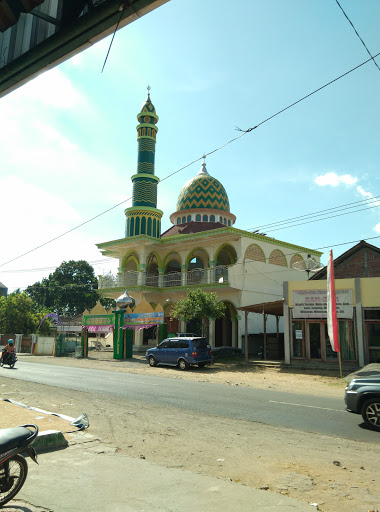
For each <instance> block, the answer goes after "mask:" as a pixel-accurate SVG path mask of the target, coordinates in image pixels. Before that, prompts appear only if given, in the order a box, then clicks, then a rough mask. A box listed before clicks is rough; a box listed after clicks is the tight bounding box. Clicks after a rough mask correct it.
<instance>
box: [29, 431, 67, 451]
mask: <svg viewBox="0 0 380 512" xmlns="http://www.w3.org/2000/svg"><path fill="white" fill-rule="evenodd" d="M32 446H33V448H34V449H35V450H36V451H45V450H55V449H58V448H67V447H68V446H69V443H68V441H67V439H66V438H65V436H64V435H63V434H62V432H60V431H58V430H44V431H42V432H39V433H38V436H37V437H36V439H35V440H34V442H33V444H32Z"/></svg>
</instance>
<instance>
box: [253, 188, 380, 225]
mask: <svg viewBox="0 0 380 512" xmlns="http://www.w3.org/2000/svg"><path fill="white" fill-rule="evenodd" d="M378 198H380V196H375V197H372V198H370V199H362V200H361V201H355V202H352V203H346V204H342V205H341V206H334V207H333V208H326V209H325V210H318V211H316V212H313V213H307V214H305V215H299V216H297V217H291V218H290V219H286V220H280V221H277V222H271V223H269V224H262V225H260V226H256V227H254V228H249V229H247V230H246V231H252V230H261V229H267V228H268V227H274V226H278V225H281V224H287V223H289V222H292V221H298V220H301V219H306V218H308V217H314V216H315V217H320V216H322V215H327V214H328V213H329V212H333V211H334V210H348V209H349V208H353V207H354V206H355V205H360V204H362V203H367V204H368V203H370V202H371V201H373V202H374V205H373V206H372V207H374V208H377V207H379V206H380V201H379V200H378ZM349 213H350V212H349ZM321 220H324V219H321Z"/></svg>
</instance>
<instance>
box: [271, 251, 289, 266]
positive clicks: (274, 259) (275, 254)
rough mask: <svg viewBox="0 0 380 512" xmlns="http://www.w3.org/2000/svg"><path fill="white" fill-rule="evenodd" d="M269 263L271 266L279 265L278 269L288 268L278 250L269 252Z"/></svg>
mask: <svg viewBox="0 0 380 512" xmlns="http://www.w3.org/2000/svg"><path fill="white" fill-rule="evenodd" d="M269 263H271V264H272V265H279V266H280V267H287V266H288V265H287V263H286V258H285V256H284V254H283V253H282V252H281V251H280V250H279V249H275V250H274V251H272V252H271V254H270V256H269Z"/></svg>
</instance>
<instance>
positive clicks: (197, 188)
mask: <svg viewBox="0 0 380 512" xmlns="http://www.w3.org/2000/svg"><path fill="white" fill-rule="evenodd" d="M170 220H171V221H172V222H173V224H185V223H189V222H193V221H195V222H211V223H220V224H224V225H226V226H232V225H233V224H234V223H235V220H236V217H235V215H233V214H232V213H230V203H229V200H228V196H227V192H226V190H225V188H224V187H223V185H222V184H221V183H220V181H218V180H217V179H216V178H214V177H213V176H210V174H209V173H208V172H207V169H206V163H205V162H203V163H202V167H201V170H200V171H199V173H198V174H197V175H196V176H194V178H191V179H190V180H189V181H187V182H186V183H185V185H184V186H183V187H182V190H181V192H180V194H179V196H178V200H177V208H176V211H175V213H173V214H172V215H171V216H170ZM210 229H211V227H210Z"/></svg>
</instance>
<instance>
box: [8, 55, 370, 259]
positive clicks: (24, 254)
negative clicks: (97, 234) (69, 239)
mask: <svg viewBox="0 0 380 512" xmlns="http://www.w3.org/2000/svg"><path fill="white" fill-rule="evenodd" d="M378 55H380V52H379V53H377V54H376V55H375V56H374V57H377V56H378ZM374 57H372V58H371V59H368V60H366V61H364V62H362V63H361V64H359V65H358V66H355V67H354V68H352V69H350V70H349V71H346V72H345V73H343V74H342V75H340V76H338V77H336V78H334V79H333V80H331V81H330V82H328V83H326V84H325V85H322V86H321V87H319V88H318V89H315V90H314V91H312V92H311V93H309V94H307V95H306V96H303V97H302V98H300V99H299V100H297V101H295V102H294V103H292V104H291V105H288V106H287V107H285V108H283V109H282V110H279V111H278V112H277V113H275V114H273V115H271V116H270V117H268V118H266V119H264V121H261V122H260V123H258V124H257V125H256V126H254V127H252V128H248V129H247V130H242V129H240V128H238V127H237V128H236V129H237V130H238V131H241V132H242V134H241V135H238V136H237V137H234V138H233V139H231V140H229V141H228V142H226V143H225V144H223V145H221V146H219V147H217V148H216V149H213V150H212V151H209V152H208V153H206V154H204V155H202V156H201V157H199V158H197V159H195V160H193V161H192V162H190V163H189V164H187V165H185V166H183V167H181V168H180V169H178V170H177V171H174V172H172V173H171V174H169V175H167V176H166V177H164V178H162V179H161V180H160V182H162V181H165V180H167V179H168V178H170V177H172V176H174V175H175V174H178V173H179V172H180V171H182V170H183V169H186V168H187V167H189V166H191V165H192V164H194V163H195V162H198V161H199V160H202V159H203V158H205V157H207V156H209V155H212V154H213V153H216V152H217V151H220V150H221V149H223V148H225V147H226V146H228V145H229V144H231V143H232V142H235V141H236V140H238V139H240V138H241V137H243V136H244V135H246V134H247V133H250V132H251V131H253V130H255V129H256V128H258V127H259V126H261V125H263V124H264V123H266V122H268V121H270V120H271V119H273V118H274V117H276V116H278V115H280V114H282V113H283V112H285V111H286V110H288V109H290V108H292V107H294V106H295V105H297V104H298V103H300V102H301V101H304V100H305V99H307V98H309V97H310V96H312V95H313V94H316V93H317V92H319V91H321V90H322V89H324V88H326V87H327V86H329V85H331V84H333V83H334V82H337V81H338V80H340V79H341V78H343V77H345V76H347V75H348V74H350V73H352V72H353V71H356V70H357V69H359V68H360V67H362V66H364V65H365V64H367V63H368V62H370V61H371V60H373V58H374ZM131 199H132V197H128V198H127V199H125V200H124V201H121V202H120V203H118V204H116V205H114V206H112V207H111V208H108V209H107V210H105V211H103V212H101V213H99V214H98V215H95V216H94V217H92V218H91V219H88V220H87V221H85V222H82V223H81V224H78V225H77V226H75V227H73V228H71V229H69V230H68V231H66V232H64V233H62V234H60V235H58V236H56V237H54V238H52V239H51V240H48V241H47V242H44V243H43V244H41V245H39V246H37V247H35V248H34V249H31V250H29V251H27V252H25V253H23V254H21V255H19V256H16V257H15V258H12V259H10V260H8V261H6V262H4V263H1V264H0V267H3V266H4V265H7V264H8V263H11V262H12V261H15V260H17V259H20V258H22V257H23V256H26V255H27V254H30V253H31V252H34V251H36V250H37V249H41V247H44V246H45V245H48V244H50V243H52V242H54V241H56V240H58V239H59V238H62V237H63V236H65V235H68V234H69V233H72V232H73V231H75V230H76V229H79V228H80V227H82V226H84V225H86V224H88V223H89V222H92V221H93V220H95V219H97V218H99V217H101V216H102V215H105V214H106V213H108V212H110V211H111V210H114V209H115V208H117V207H118V206H120V205H121V204H124V203H125V202H127V201H130V200H131Z"/></svg>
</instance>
